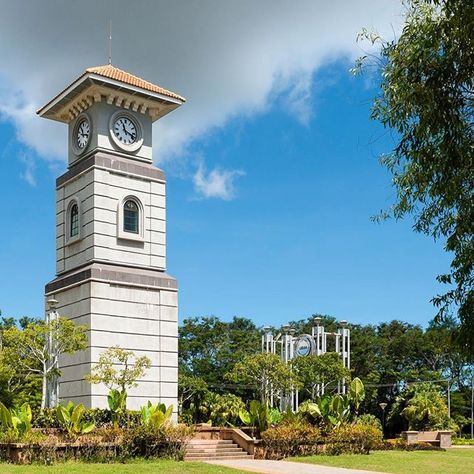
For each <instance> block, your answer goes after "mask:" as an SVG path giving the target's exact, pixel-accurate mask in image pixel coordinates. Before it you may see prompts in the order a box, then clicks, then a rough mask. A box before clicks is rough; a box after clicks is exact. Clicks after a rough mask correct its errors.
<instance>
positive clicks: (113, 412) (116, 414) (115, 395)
mask: <svg viewBox="0 0 474 474" xmlns="http://www.w3.org/2000/svg"><path fill="white" fill-rule="evenodd" d="M107 404H108V406H109V410H110V416H111V419H112V424H113V425H114V426H115V427H117V426H118V423H119V418H120V415H121V414H122V413H125V411H126V408H127V392H126V391H123V392H122V391H120V390H117V389H116V388H113V389H112V390H110V391H109V394H108V395H107Z"/></svg>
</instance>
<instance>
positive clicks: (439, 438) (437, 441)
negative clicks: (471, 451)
mask: <svg viewBox="0 0 474 474" xmlns="http://www.w3.org/2000/svg"><path fill="white" fill-rule="evenodd" d="M451 435H452V431H449V430H446V431H402V433H401V437H402V439H404V440H405V441H406V442H407V444H415V443H429V444H432V445H434V446H439V447H440V448H450V447H451Z"/></svg>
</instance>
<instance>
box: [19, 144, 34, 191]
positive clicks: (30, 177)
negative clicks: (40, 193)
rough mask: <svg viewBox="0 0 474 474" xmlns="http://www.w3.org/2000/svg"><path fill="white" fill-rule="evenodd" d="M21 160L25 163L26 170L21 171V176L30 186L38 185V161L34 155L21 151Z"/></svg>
mask: <svg viewBox="0 0 474 474" xmlns="http://www.w3.org/2000/svg"><path fill="white" fill-rule="evenodd" d="M19 160H20V161H21V163H23V165H24V167H25V168H24V171H23V172H21V173H20V178H21V179H23V180H24V181H26V182H27V183H28V184H29V185H30V186H36V178H35V170H36V162H35V160H34V159H33V157H32V156H31V155H30V154H28V153H25V152H21V153H20V156H19Z"/></svg>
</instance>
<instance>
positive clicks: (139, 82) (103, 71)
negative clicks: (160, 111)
mask: <svg viewBox="0 0 474 474" xmlns="http://www.w3.org/2000/svg"><path fill="white" fill-rule="evenodd" d="M86 73H91V74H97V75H98V76H103V77H108V78H109V79H114V80H116V81H121V82H124V83H126V84H130V85H131V86H135V87H140V88H141V89H145V90H148V91H151V92H156V93H157V94H162V95H166V96H168V97H172V98H174V99H178V100H181V101H183V102H184V101H185V100H186V99H185V98H184V97H182V96H180V95H178V94H175V93H174V92H171V91H169V90H166V89H163V88H162V87H160V86H156V85H155V84H152V83H151V82H148V81H145V80H144V79H142V78H140V77H137V76H134V75H132V74H130V73H128V72H125V71H122V70H121V69H119V68H116V67H115V66H112V65H111V64H106V65H104V66H97V67H90V68H87V69H86Z"/></svg>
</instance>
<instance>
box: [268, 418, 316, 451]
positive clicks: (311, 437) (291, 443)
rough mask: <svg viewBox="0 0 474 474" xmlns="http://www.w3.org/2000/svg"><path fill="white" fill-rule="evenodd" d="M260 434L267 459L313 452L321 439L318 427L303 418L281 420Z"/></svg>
mask: <svg viewBox="0 0 474 474" xmlns="http://www.w3.org/2000/svg"><path fill="white" fill-rule="evenodd" d="M261 436H262V440H263V447H264V449H265V457H266V458H267V459H281V458H286V457H289V456H304V455H309V454H315V453H316V452H317V450H318V442H319V441H320V440H321V432H320V430H319V428H317V427H315V426H312V425H310V424H309V423H307V422H306V421H304V420H294V421H291V422H283V423H281V424H280V425H278V426H276V427H274V428H269V429H268V430H266V431H264V432H263V433H262V434H261Z"/></svg>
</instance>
